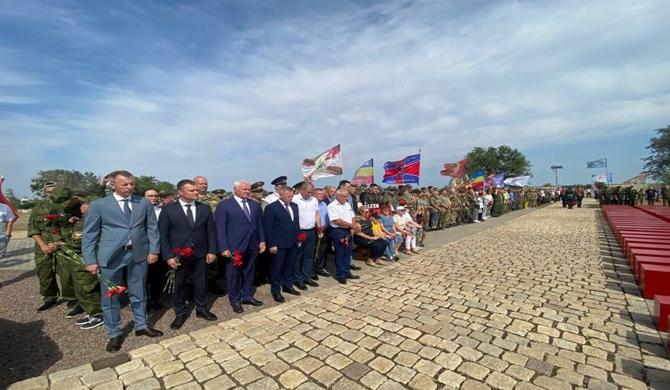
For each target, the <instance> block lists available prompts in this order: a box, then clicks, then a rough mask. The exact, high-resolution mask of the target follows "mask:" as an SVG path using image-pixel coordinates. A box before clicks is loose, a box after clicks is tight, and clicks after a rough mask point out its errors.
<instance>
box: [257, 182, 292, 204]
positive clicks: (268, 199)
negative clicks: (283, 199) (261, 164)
mask: <svg viewBox="0 0 670 390" xmlns="http://www.w3.org/2000/svg"><path fill="white" fill-rule="evenodd" d="M286 179H287V178H286V176H279V177H277V178H275V179H274V180H272V182H270V184H272V185H273V186H275V192H273V193H271V194H270V195H268V196H266V197H265V198H263V200H262V201H261V207H262V208H263V210H265V208H266V207H267V206H268V205H269V204H270V203H274V202H276V201H278V200H279V194H278V193H277V190H278V189H279V188H278V187H280V186H285V185H286Z"/></svg>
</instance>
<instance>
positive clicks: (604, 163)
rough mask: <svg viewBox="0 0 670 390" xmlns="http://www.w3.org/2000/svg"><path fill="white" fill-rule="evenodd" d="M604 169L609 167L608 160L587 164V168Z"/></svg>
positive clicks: (602, 159)
mask: <svg viewBox="0 0 670 390" xmlns="http://www.w3.org/2000/svg"><path fill="white" fill-rule="evenodd" d="M602 167H607V159H606V158H601V159H598V160H593V161H587V162H586V168H602Z"/></svg>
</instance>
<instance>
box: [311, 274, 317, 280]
mask: <svg viewBox="0 0 670 390" xmlns="http://www.w3.org/2000/svg"><path fill="white" fill-rule="evenodd" d="M311 279H312V280H319V277H318V276H316V275H314V276H312V277H311Z"/></svg>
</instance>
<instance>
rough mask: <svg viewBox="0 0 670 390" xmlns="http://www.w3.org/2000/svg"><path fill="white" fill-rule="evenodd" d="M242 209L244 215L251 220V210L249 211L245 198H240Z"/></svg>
mask: <svg viewBox="0 0 670 390" xmlns="http://www.w3.org/2000/svg"><path fill="white" fill-rule="evenodd" d="M242 210H244V215H246V216H247V219H248V220H249V221H251V211H249V205H248V204H247V200H246V199H242Z"/></svg>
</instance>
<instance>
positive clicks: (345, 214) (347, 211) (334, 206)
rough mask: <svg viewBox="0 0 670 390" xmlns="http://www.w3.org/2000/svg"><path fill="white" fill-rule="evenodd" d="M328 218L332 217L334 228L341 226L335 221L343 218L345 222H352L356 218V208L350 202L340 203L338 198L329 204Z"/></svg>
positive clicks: (331, 223) (331, 222) (331, 224)
mask: <svg viewBox="0 0 670 390" xmlns="http://www.w3.org/2000/svg"><path fill="white" fill-rule="evenodd" d="M328 218H330V226H331V227H334V228H341V226H338V225H337V224H336V223H334V222H333V221H335V220H336V219H341V220H342V221H344V222H347V223H351V222H352V221H353V219H354V210H353V209H352V208H351V204H349V202H344V204H342V203H340V202H339V201H337V200H334V201H332V202H330V204H329V205H328Z"/></svg>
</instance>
